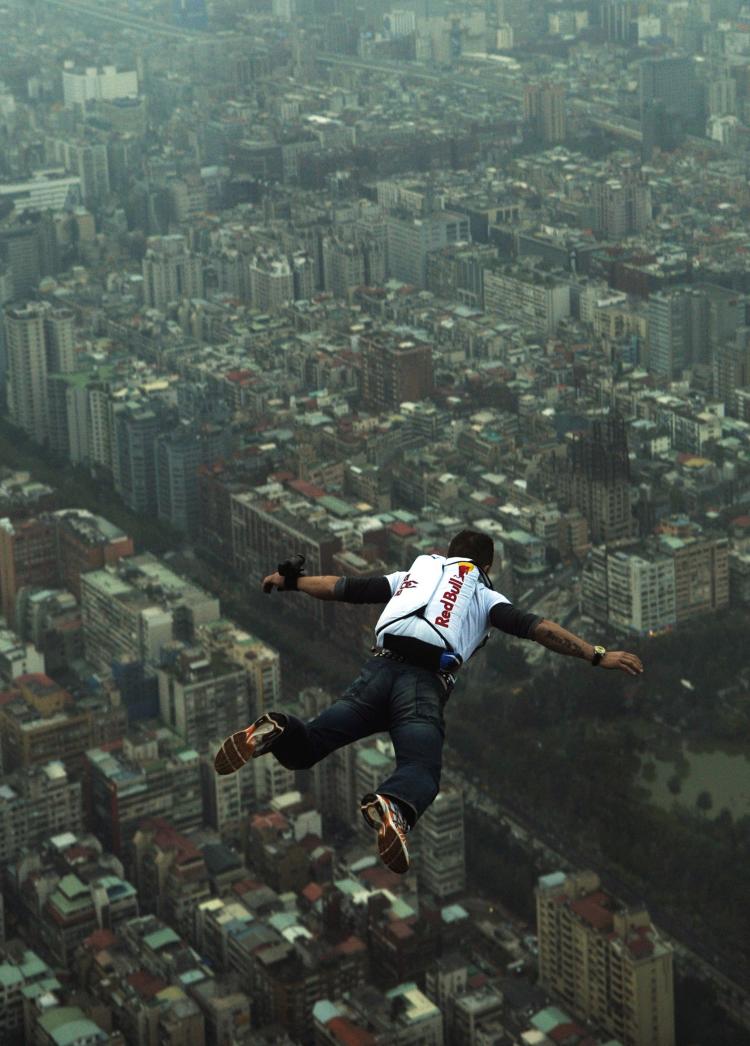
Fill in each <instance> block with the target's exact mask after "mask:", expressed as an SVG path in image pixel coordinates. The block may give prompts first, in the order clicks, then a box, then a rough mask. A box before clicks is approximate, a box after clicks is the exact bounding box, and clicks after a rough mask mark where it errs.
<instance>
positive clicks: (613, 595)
mask: <svg viewBox="0 0 750 1046" xmlns="http://www.w3.org/2000/svg"><path fill="white" fill-rule="evenodd" d="M607 598H608V602H609V621H610V624H611V625H613V626H614V627H615V628H619V629H620V630H622V631H624V632H631V633H636V634H637V635H645V634H647V633H648V632H658V631H661V630H662V629H665V628H671V627H673V626H674V625H675V624H676V621H677V604H676V597H675V572H674V561H673V560H672V559H671V558H670V557H668V556H658V557H654V558H653V559H645V558H644V557H642V556H640V555H638V554H629V553H627V552H615V553H614V554H613V555H610V556H608V558H607Z"/></svg>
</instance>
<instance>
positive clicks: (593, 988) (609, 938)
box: [535, 872, 675, 1046]
mask: <svg viewBox="0 0 750 1046" xmlns="http://www.w3.org/2000/svg"><path fill="white" fill-rule="evenodd" d="M535 893H536V906H537V934H538V937H539V982H540V984H541V986H542V987H544V988H545V989H546V990H548V991H552V992H554V993H555V994H556V995H558V996H560V997H561V998H562V999H563V1000H564V1001H565V1002H566V1003H567V1004H568V1006H570V1008H571V1010H572V1011H573V1013H574V1014H575V1015H576V1016H577V1017H578V1018H579V1019H580V1020H583V1021H586V1022H587V1023H591V1024H597V1025H601V1026H602V1027H603V1028H605V1029H606V1030H607V1031H608V1032H609V1033H610V1034H612V1035H614V1036H616V1037H617V1039H618V1040H619V1041H620V1042H622V1043H623V1046H674V1042H675V1030H674V988H673V977H672V948H671V946H670V945H668V944H667V943H666V942H665V941H664V940H663V939H662V938H661V936H660V935H659V932H658V931H657V930H656V928H655V927H654V926H653V924H652V923H651V919H650V917H649V914H648V912H647V911H646V909H645V908H629V907H627V906H626V905H625V904H623V903H621V902H618V901H617V900H616V899H615V898H614V897H611V896H610V895H608V894H607V893H605V892H604V891H603V890H602V889H601V888H600V885H599V878H598V876H597V875H596V874H595V873H594V872H579V873H577V874H570V875H567V876H566V875H565V874H564V873H563V872H553V873H552V874H550V875H545V876H542V877H541V878H540V879H539V881H538V885H537V887H536V890H535Z"/></svg>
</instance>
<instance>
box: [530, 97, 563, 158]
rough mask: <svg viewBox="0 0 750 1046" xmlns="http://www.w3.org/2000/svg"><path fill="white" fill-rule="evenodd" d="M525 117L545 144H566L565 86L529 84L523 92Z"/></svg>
mask: <svg viewBox="0 0 750 1046" xmlns="http://www.w3.org/2000/svg"><path fill="white" fill-rule="evenodd" d="M523 115H524V119H526V120H528V121H529V122H530V123H531V124H532V125H533V127H534V128H535V130H536V133H537V134H538V135H539V137H540V138H541V139H542V141H543V142H546V143H548V144H550V145H552V144H554V143H555V142H564V141H565V136H566V134H567V121H566V116H565V87H564V85H563V84H552V83H534V84H527V85H526V87H525V88H524V92H523Z"/></svg>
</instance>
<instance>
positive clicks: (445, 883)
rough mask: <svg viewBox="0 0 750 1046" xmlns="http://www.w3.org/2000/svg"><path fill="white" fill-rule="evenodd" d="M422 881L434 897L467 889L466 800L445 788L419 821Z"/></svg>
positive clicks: (460, 794) (420, 875) (420, 874)
mask: <svg viewBox="0 0 750 1046" xmlns="http://www.w3.org/2000/svg"><path fill="white" fill-rule="evenodd" d="M418 831H419V879H420V886H421V888H422V889H424V890H426V891H427V892H428V893H431V894H432V895H433V896H434V897H438V898H443V897H450V896H452V895H453V894H457V893H460V892H461V891H462V890H463V889H464V888H465V887H466V861H465V856H464V801H463V794H462V793H461V792H460V791H454V790H452V789H445V790H443V791H441V792H440V793H439V794H438V796H437V798H436V799H435V801H434V803H433V804H432V805H431V806H429V807H428V808H427V810H426V811H425V812H424V814H423V816H422V817H421V818H420V820H419V828H418Z"/></svg>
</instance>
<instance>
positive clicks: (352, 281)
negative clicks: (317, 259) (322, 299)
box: [323, 236, 367, 300]
mask: <svg viewBox="0 0 750 1046" xmlns="http://www.w3.org/2000/svg"><path fill="white" fill-rule="evenodd" d="M323 278H324V286H325V289H326V290H327V291H330V292H331V294H333V296H334V297H335V298H343V299H344V300H346V299H347V298H348V297H349V293H350V292H351V291H353V290H355V289H356V288H357V287H363V286H364V285H365V283H366V282H367V280H366V275H365V255H364V251H363V250H362V247H361V246H360V244H358V243H355V242H353V241H351V240H349V241H347V240H340V239H338V238H337V237H333V236H326V237H325V239H324V240H323Z"/></svg>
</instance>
